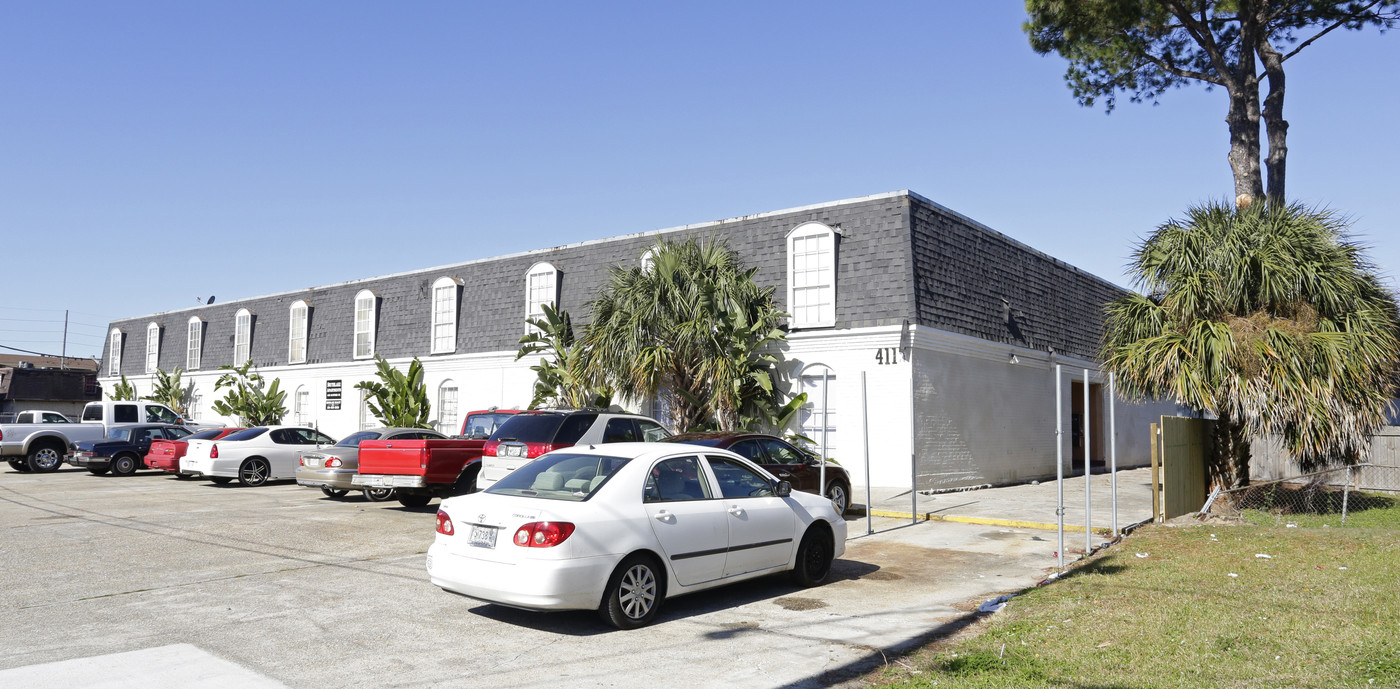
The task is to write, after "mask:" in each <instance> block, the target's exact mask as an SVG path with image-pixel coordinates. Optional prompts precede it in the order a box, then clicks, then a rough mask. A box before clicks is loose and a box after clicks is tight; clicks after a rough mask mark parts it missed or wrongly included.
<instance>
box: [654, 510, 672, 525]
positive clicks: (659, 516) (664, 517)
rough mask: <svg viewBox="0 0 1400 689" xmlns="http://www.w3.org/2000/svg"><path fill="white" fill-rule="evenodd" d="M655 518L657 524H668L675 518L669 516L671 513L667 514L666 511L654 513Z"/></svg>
mask: <svg viewBox="0 0 1400 689" xmlns="http://www.w3.org/2000/svg"><path fill="white" fill-rule="evenodd" d="M655 516H656V521H659V522H668V523H669V522H671V521H672V520H674V519H675V517H673V516H672V515H671V513H670V512H667V511H666V510H658V511H657V512H656V515H655Z"/></svg>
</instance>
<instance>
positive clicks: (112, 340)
mask: <svg viewBox="0 0 1400 689" xmlns="http://www.w3.org/2000/svg"><path fill="white" fill-rule="evenodd" d="M107 360H108V361H109V362H111V363H109V364H107V375H109V376H119V375H121V373H122V331H121V329H120V328H112V333H111V334H110V335H109V336H108V339H107Z"/></svg>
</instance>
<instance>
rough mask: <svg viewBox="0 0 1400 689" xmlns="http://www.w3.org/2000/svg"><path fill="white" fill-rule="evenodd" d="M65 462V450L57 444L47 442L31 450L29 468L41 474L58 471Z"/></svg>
mask: <svg viewBox="0 0 1400 689" xmlns="http://www.w3.org/2000/svg"><path fill="white" fill-rule="evenodd" d="M62 464H63V450H62V448H60V447H59V446H57V445H52V444H48V443H45V444H43V445H40V446H38V447H36V448H34V449H33V450H30V451H29V470H30V471H34V472H38V473H41V474H47V473H49V472H51V471H58V467H60V466H62Z"/></svg>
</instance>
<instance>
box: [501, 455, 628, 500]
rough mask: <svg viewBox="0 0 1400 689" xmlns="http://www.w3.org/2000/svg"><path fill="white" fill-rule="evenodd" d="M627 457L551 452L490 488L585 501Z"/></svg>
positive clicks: (506, 493) (521, 494)
mask: <svg viewBox="0 0 1400 689" xmlns="http://www.w3.org/2000/svg"><path fill="white" fill-rule="evenodd" d="M628 461H630V460H629V459H628V458H626V457H603V456H599V455H580V454H569V453H565V454H550V455H545V456H543V457H540V458H539V459H537V460H535V461H533V462H530V463H529V464H526V465H525V466H523V467H520V468H519V469H516V470H515V471H512V472H510V473H509V474H506V475H505V478H502V479H501V480H499V481H497V482H496V484H495V485H493V486H491V487H490V488H487V489H486V492H487V493H495V494H497V495H516V496H521V497H527V498H544V499H546V500H571V501H574V502H581V501H583V500H587V499H588V498H589V497H590V496H592V495H593V494H594V493H596V492H598V489H599V488H601V487H602V486H603V485H604V484H606V483H607V482H608V478H610V477H611V476H612V475H613V474H614V473H616V472H617V470H618V469H619V468H620V467H622V466H623V465H625V464H627V462H628Z"/></svg>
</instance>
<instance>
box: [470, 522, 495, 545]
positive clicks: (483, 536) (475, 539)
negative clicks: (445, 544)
mask: <svg viewBox="0 0 1400 689" xmlns="http://www.w3.org/2000/svg"><path fill="white" fill-rule="evenodd" d="M499 530H500V529H497V528H495V527H493V526H482V525H480V524H472V535H471V537H470V538H468V539H467V544H468V545H474V546H476V547H478V548H495V547H496V532H497V531H499Z"/></svg>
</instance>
